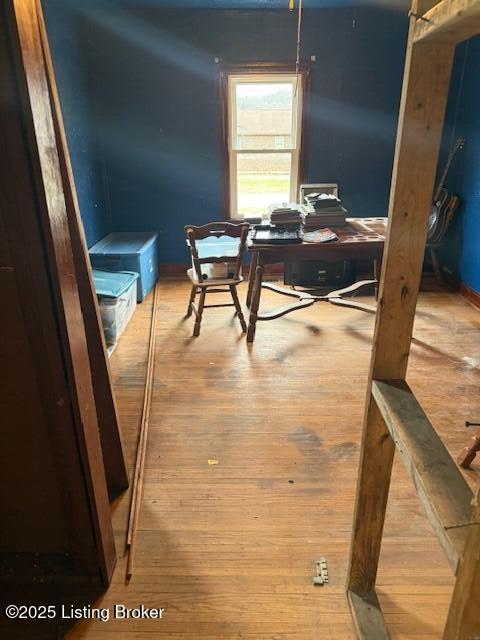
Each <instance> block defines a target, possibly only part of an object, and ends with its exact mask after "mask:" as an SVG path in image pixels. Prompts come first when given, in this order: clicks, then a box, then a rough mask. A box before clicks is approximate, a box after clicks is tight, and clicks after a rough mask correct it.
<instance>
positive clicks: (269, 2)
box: [111, 0, 399, 9]
mask: <svg viewBox="0 0 480 640" xmlns="http://www.w3.org/2000/svg"><path fill="white" fill-rule="evenodd" d="M398 1H399V0H370V1H368V0H303V8H304V9H321V8H327V7H340V6H358V5H365V4H370V5H374V4H378V5H384V6H389V5H390V6H392V7H393V6H395V5H398ZM115 4H118V5H122V6H127V7H128V6H130V7H142V6H143V7H165V8H182V7H185V8H197V9H200V8H210V9H287V8H288V0H111V5H115ZM295 8H298V0H295Z"/></svg>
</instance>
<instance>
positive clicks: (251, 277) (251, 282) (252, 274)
mask: <svg viewBox="0 0 480 640" xmlns="http://www.w3.org/2000/svg"><path fill="white" fill-rule="evenodd" d="M257 265H258V253H257V252H256V251H255V252H254V253H252V259H251V261H250V271H249V272H248V291H247V308H248V309H250V305H251V304H252V293H253V285H254V283H255V272H256V270H257Z"/></svg>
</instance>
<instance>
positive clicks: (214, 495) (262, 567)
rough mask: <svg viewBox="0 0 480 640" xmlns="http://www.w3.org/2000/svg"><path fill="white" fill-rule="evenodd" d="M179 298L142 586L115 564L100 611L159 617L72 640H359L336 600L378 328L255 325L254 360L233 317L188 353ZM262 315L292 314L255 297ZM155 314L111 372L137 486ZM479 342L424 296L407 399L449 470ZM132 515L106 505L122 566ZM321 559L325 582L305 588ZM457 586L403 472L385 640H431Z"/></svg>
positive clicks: (331, 318) (334, 320)
mask: <svg viewBox="0 0 480 640" xmlns="http://www.w3.org/2000/svg"><path fill="white" fill-rule="evenodd" d="M242 287H244V285H242ZM242 287H241V288H240V290H239V293H240V296H241V299H244V297H245V293H246V290H245V288H243V289H242ZM188 293H189V285H188V283H187V281H186V280H185V281H178V280H170V281H163V282H162V283H161V302H160V307H159V319H158V326H157V354H156V358H157V361H156V370H155V378H154V392H153V400H152V414H151V422H150V439H149V447H148V455H147V460H146V478H145V479H146V485H145V492H144V497H143V506H142V513H141V517H140V529H139V535H138V549H137V554H136V566H135V570H134V575H133V578H132V580H131V582H130V584H128V585H125V582H124V576H125V559H120V560H119V562H118V565H117V569H116V572H115V577H114V582H113V584H112V586H111V588H110V590H109V591H108V592H107V593H106V594H105V595H104V596H103V597H102V598H101V599H100V600H99V601H98V602H97V603H96V604H95V606H99V607H100V606H101V607H111V606H112V605H113V604H114V603H121V604H125V605H127V606H129V607H134V606H138V605H140V604H142V603H143V604H144V605H146V606H148V607H160V608H163V609H165V610H166V611H165V613H164V617H163V619H162V620H161V621H154V620H129V621H121V620H117V621H114V620H110V621H109V622H102V621H84V622H81V623H79V624H78V625H77V626H76V627H75V628H74V629H73V630H72V631H71V632H70V633H69V635H68V638H70V639H80V638H81V639H82V640H83V639H85V640H97V639H102V640H104V639H108V638H109V637H110V635H111V634H117V637H119V638H126V639H127V640H128V639H131V640H134V639H135V640H141V639H142V640H143V639H145V640H146V639H150V638H153V637H161V638H162V639H164V640H167V639H169V638H171V639H176V640H179V639H181V638H185V639H192V640H194V639H195V640H201V639H207V638H208V639H209V640H214V639H215V640H216V639H218V640H220V639H221V640H231V639H233V638H243V639H248V640H257V639H258V640H260V639H261V640H266V639H270V640H286V639H289V640H290V639H292V640H310V639H312V640H313V639H314V638H315V639H318V638H321V639H322V640H329V639H335V640H336V639H339V640H340V639H341V640H350V639H353V638H354V633H353V627H352V623H351V618H350V613H349V610H348V605H347V600H346V597H345V593H344V583H345V574H346V566H347V556H348V549H349V542H350V532H351V525H352V518H353V513H352V511H353V500H354V492H355V482H356V474H357V463H358V453H359V438H360V428H361V421H362V412H363V406H364V399H365V398H364V396H365V389H366V381H367V369H368V364H369V358H370V346H371V336H372V328H373V317H372V316H369V315H367V314H365V313H362V312H360V311H356V310H352V309H346V308H338V307H333V306H332V305H328V304H323V303H319V304H317V305H315V306H314V307H312V308H310V309H307V310H302V311H299V312H297V313H296V314H293V315H291V316H287V317H285V318H282V319H279V320H276V321H274V322H268V323H259V324H258V327H257V334H256V339H255V343H254V344H253V346H251V347H248V346H247V344H246V342H245V337H244V335H242V334H241V333H240V327H239V324H238V320H237V319H233V314H232V310H231V309H207V310H206V311H205V314H204V318H203V323H202V330H201V335H200V337H198V338H192V337H191V333H192V329H193V320H192V319H191V318H190V319H189V320H187V321H183V320H182V318H183V314H184V313H185V309H186V305H187V301H188ZM365 300H366V301H370V302H373V300H368V299H365ZM215 302H217V300H215ZM262 302H263V304H264V305H265V307H268V306H270V307H273V306H276V305H277V304H283V302H284V300H283V299H279V298H277V297H276V296H275V294H273V293H271V294H269V293H268V292H265V295H264V297H263V300H262ZM150 310H151V296H150V297H149V298H148V299H147V300H146V301H145V302H144V303H143V304H142V305H140V306H139V307H138V311H137V313H136V315H135V317H134V319H133V320H132V322H131V324H130V326H129V327H128V329H127V331H126V333H125V335H124V337H123V338H122V340H121V342H120V344H119V346H118V348H117V350H116V351H115V352H114V354H113V356H112V359H111V365H112V370H113V375H114V384H115V390H116V395H117V400H118V407H119V411H120V416H121V424H122V429H123V434H124V441H125V445H126V450H127V459H128V463H129V468H130V469H132V465H133V460H134V450H135V444H136V437H137V433H138V426H139V419H140V411H141V405H142V399H143V384H144V375H145V358H146V353H147V337H148V326H149V318H150ZM479 328H480V314H479V312H478V311H477V310H475V309H474V308H473V307H471V306H470V305H469V304H468V303H467V302H465V301H464V300H463V299H462V298H460V297H459V296H457V295H455V294H452V293H445V292H442V293H423V294H422V295H421V299H420V304H419V309H418V313H417V321H416V325H415V332H414V333H415V336H416V341H415V344H414V346H413V350H412V357H411V360H410V368H409V376H408V381H409V384H410V385H411V387H412V388H413V390H414V391H415V393H416V394H417V397H418V398H419V400H420V402H421V403H422V405H423V407H424V408H425V410H426V411H427V413H428V415H429V417H430V418H431V420H432V422H433V424H434V425H435V426H436V427H437V428H438V430H439V432H440V433H441V435H442V437H443V438H444V439H445V442H446V444H447V445H448V447H449V449H450V451H451V452H452V453H453V454H454V455H456V454H457V453H458V452H459V451H460V449H461V448H462V446H464V445H465V443H466V441H467V439H468V435H469V434H468V432H467V430H466V429H465V427H464V426H463V424H464V421H465V420H466V419H467V420H478V418H480V394H479V390H480V347H479V341H478V335H479ZM212 460H213V461H218V463H216V464H209V461H212ZM479 472H480V460H479V461H478V462H477V463H476V464H474V468H473V470H472V471H469V472H466V475H467V477H468V478H469V481H470V482H471V483H472V485H473V484H475V483H476V482H477V480H479V479H480V473H479ZM129 499H130V496H129V495H127V494H125V495H124V496H123V497H121V498H120V499H119V500H118V501H117V503H116V504H115V505H114V521H115V532H116V539H117V540H116V541H117V549H118V552H119V555H120V556H121V555H122V554H123V549H124V539H125V529H126V522H127V511H128V504H129ZM320 556H325V557H326V558H327V561H328V567H329V573H330V582H329V584H328V585H327V586H323V587H318V586H317V587H314V586H313V584H312V576H313V573H314V568H315V561H316V560H317V559H318V558H319V557H320ZM452 584H453V581H452V576H451V574H450V569H449V566H448V564H447V561H446V559H445V558H444V556H443V553H442V551H441V549H440V547H439V545H438V543H437V541H436V539H435V538H434V536H433V534H432V533H431V531H430V528H429V524H428V522H427V521H426V518H425V517H424V516H423V513H422V511H421V507H420V503H419V501H418V500H417V498H416V495H415V494H414V491H413V488H412V486H411V484H410V480H409V479H408V478H407V476H406V473H405V472H404V470H403V468H402V467H401V466H400V463H399V462H398V461H397V462H396V463H395V470H394V478H393V487H392V491H391V499H390V503H389V507H388V516H387V522H386V531H385V537H384V546H383V552H382V560H381V568H380V574H379V578H378V593H379V597H380V600H381V603H382V607H383V610H384V613H385V619H386V622H387V624H388V626H389V629H390V632H391V637H392V640H407V639H408V640H413V639H414V640H424V639H425V640H426V639H433V638H439V637H440V634H441V629H442V626H443V624H444V621H445V618H446V613H447V605H448V602H449V598H450V595H451V588H452Z"/></svg>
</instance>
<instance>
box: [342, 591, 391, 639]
mask: <svg viewBox="0 0 480 640" xmlns="http://www.w3.org/2000/svg"><path fill="white" fill-rule="evenodd" d="M347 596H348V603H349V605H350V610H351V612H352V618H353V624H354V626H355V631H356V634H357V638H358V639H359V640H389V638H390V634H389V633H388V629H387V627H386V626H385V622H384V620H383V614H382V609H381V608H380V603H379V602H378V597H377V594H376V593H375V591H371V592H370V593H367V594H365V595H359V594H357V593H354V592H353V591H349V592H348V594H347Z"/></svg>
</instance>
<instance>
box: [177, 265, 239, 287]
mask: <svg viewBox="0 0 480 640" xmlns="http://www.w3.org/2000/svg"><path fill="white" fill-rule="evenodd" d="M187 275H188V277H189V278H190V280H191V282H192V284H196V285H197V287H219V286H222V285H223V286H228V285H231V284H240V282H243V277H242V276H239V277H238V278H208V280H199V279H198V277H197V274H196V273H195V271H194V270H193V269H188V270H187Z"/></svg>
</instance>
